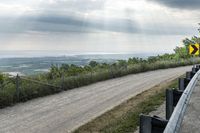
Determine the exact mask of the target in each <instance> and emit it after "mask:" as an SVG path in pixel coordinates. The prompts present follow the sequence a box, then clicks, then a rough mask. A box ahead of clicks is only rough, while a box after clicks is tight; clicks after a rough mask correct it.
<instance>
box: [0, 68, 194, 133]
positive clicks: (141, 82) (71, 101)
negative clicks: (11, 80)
mask: <svg viewBox="0 0 200 133" xmlns="http://www.w3.org/2000/svg"><path fill="white" fill-rule="evenodd" d="M189 70H191V66H189V67H179V68H172V69H165V70H157V71H150V72H145V73H140V74H133V75H128V76H125V77H122V78H116V79H111V80H107V81H103V82H98V83H95V84H92V85H89V86H85V87H80V88H77V89H73V90H70V91H66V92H63V93H59V94H55V95H51V96H47V97H43V98H38V99H34V100H31V101H28V102H26V103H21V104H17V105H15V106H13V107H8V108H5V109H1V110H0V133H68V132H71V131H73V130H74V129H75V128H77V127H79V126H81V125H82V124H84V123H86V122H88V121H90V120H91V119H93V118H95V117H97V116H99V115H101V114H102V113H104V112H106V111H107V110H109V109H111V108H113V107H114V106H116V105H119V104H120V103H122V102H123V101H125V100H127V99H129V98H131V97H133V96H135V95H137V94H139V93H141V92H142V91H144V90H147V89H150V88H151V87H153V86H155V85H157V84H159V83H161V82H165V81H167V80H172V79H175V78H177V77H179V76H180V75H182V74H184V73H185V72H186V71H189Z"/></svg>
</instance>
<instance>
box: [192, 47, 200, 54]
mask: <svg viewBox="0 0 200 133" xmlns="http://www.w3.org/2000/svg"><path fill="white" fill-rule="evenodd" d="M191 46H192V48H193V49H194V50H193V51H192V53H191V54H195V53H196V52H197V51H198V48H197V47H196V46H195V45H191Z"/></svg>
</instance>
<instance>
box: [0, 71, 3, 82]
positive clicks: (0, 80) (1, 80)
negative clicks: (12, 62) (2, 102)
mask: <svg viewBox="0 0 200 133" xmlns="http://www.w3.org/2000/svg"><path fill="white" fill-rule="evenodd" d="M3 80H4V77H3V74H1V73H0V84H3Z"/></svg>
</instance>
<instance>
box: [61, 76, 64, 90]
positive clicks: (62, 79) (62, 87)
mask: <svg viewBox="0 0 200 133" xmlns="http://www.w3.org/2000/svg"><path fill="white" fill-rule="evenodd" d="M64 81H65V76H64V74H62V77H61V89H62V90H64V87H65V86H64Z"/></svg>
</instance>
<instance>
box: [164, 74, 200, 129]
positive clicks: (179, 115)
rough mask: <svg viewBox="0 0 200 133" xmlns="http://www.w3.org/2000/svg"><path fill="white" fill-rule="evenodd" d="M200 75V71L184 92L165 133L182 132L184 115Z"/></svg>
mask: <svg viewBox="0 0 200 133" xmlns="http://www.w3.org/2000/svg"><path fill="white" fill-rule="evenodd" d="M199 75H200V70H199V71H198V72H197V73H196V74H195V75H194V77H193V78H192V79H191V81H190V82H189V84H188V85H187V87H186V89H185V90H184V92H183V94H182V96H181V98H180V100H179V102H178V103H177V106H176V107H175V109H174V111H173V114H172V116H171V118H170V119H169V122H168V124H167V126H166V128H165V130H164V133H178V132H179V130H180V126H181V123H182V121H183V118H184V114H185V111H186V108H187V105H188V103H189V100H190V97H191V94H192V92H193V90H194V88H195V85H196V83H197V81H198V77H199Z"/></svg>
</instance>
